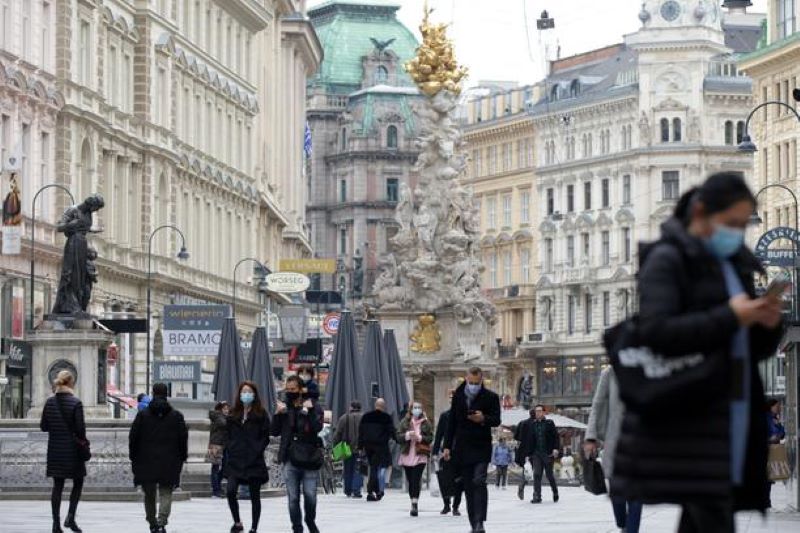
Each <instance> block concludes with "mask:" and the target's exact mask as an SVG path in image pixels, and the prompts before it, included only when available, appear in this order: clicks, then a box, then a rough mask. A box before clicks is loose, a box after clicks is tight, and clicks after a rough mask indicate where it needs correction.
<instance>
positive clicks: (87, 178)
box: [76, 139, 97, 202]
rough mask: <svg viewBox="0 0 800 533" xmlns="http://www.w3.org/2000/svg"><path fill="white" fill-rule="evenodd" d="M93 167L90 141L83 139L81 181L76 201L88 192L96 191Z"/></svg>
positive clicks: (80, 199) (84, 196)
mask: <svg viewBox="0 0 800 533" xmlns="http://www.w3.org/2000/svg"><path fill="white" fill-rule="evenodd" d="M93 174H94V167H93V165H92V143H91V142H89V139H84V140H83V145H82V146H81V173H80V176H81V181H80V189H79V190H80V192H79V197H80V198H76V200H77V201H78V202H80V201H82V200H83V199H84V198H86V197H87V196H89V195H90V194H92V193H94V192H97V191H94V190H93V189H94V183H93V182H94V176H93Z"/></svg>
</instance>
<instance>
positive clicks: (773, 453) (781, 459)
mask: <svg viewBox="0 0 800 533" xmlns="http://www.w3.org/2000/svg"><path fill="white" fill-rule="evenodd" d="M791 475H792V471H791V467H790V466H789V454H788V452H787V450H786V445H785V444H770V445H769V455H768V456H767V478H769V480H770V481H784V480H787V479H789V478H790V477H791Z"/></svg>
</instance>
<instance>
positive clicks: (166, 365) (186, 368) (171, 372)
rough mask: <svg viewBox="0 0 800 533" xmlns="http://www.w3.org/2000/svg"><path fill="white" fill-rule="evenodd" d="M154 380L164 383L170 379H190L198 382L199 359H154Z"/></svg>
mask: <svg viewBox="0 0 800 533" xmlns="http://www.w3.org/2000/svg"><path fill="white" fill-rule="evenodd" d="M154 369H155V372H154V373H153V375H154V378H153V379H154V381H155V382H161V383H166V382H170V381H191V382H193V383H200V377H201V375H200V362H199V361H189V362H186V361H180V362H175V361H156V362H155V366H154Z"/></svg>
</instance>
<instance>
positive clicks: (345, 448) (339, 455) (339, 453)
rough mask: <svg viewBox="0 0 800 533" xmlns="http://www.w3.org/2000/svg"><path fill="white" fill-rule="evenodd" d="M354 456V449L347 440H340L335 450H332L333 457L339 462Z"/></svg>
mask: <svg viewBox="0 0 800 533" xmlns="http://www.w3.org/2000/svg"><path fill="white" fill-rule="evenodd" d="M352 456H353V450H352V449H351V448H350V445H349V444H348V443H347V441H342V442H340V443H339V444H337V445H336V446H334V447H333V450H332V451H331V458H332V459H333V460H334V461H335V462H337V463H338V462H339V461H346V460H348V459H350V458H351V457H352Z"/></svg>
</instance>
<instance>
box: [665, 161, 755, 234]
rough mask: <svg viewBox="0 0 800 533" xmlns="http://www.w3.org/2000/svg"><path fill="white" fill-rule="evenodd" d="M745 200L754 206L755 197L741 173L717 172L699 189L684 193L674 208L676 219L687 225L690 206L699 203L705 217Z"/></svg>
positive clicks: (690, 213) (690, 211) (695, 188)
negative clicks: (703, 209)
mask: <svg viewBox="0 0 800 533" xmlns="http://www.w3.org/2000/svg"><path fill="white" fill-rule="evenodd" d="M742 200H747V201H749V202H750V203H752V204H753V207H755V206H756V197H755V196H753V192H752V191H751V190H750V187H748V185H747V182H746V181H745V180H744V175H743V174H742V173H741V172H734V171H725V172H717V173H716V174H712V175H711V176H709V177H708V179H706V181H705V182H703V184H702V185H700V186H699V187H693V188H692V189H689V190H688V191H686V192H685V193H684V194H683V195H682V196H681V198H680V200H678V203H677V205H676V206H675V212H674V215H675V217H676V218H678V219H680V220H682V221H684V223H688V221H689V218H690V217H691V215H692V206H693V205H694V204H695V202H701V203H702V204H703V207H704V208H705V213H706V215H713V214H714V213H719V212H721V211H725V210H726V209H728V208H729V207H731V206H732V205H734V204H736V203H738V202H741V201H742Z"/></svg>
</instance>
